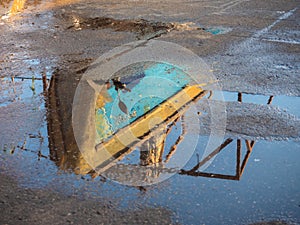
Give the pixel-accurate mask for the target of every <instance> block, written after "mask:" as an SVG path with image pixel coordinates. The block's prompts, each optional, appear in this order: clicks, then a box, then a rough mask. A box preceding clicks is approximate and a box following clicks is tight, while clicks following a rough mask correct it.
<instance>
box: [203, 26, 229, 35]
mask: <svg viewBox="0 0 300 225" xmlns="http://www.w3.org/2000/svg"><path fill="white" fill-rule="evenodd" d="M205 31H206V32H209V33H211V34H213V35H221V34H226V33H229V32H231V31H232V28H229V27H208V28H205Z"/></svg>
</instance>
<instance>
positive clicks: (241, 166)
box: [179, 92, 274, 180]
mask: <svg viewBox="0 0 300 225" xmlns="http://www.w3.org/2000/svg"><path fill="white" fill-rule="evenodd" d="M273 98H274V96H270V97H269V99H268V102H267V105H270V104H271V103H272V101H273ZM237 100H238V102H242V100H243V96H242V93H240V92H239V93H238V99H237ZM232 142H233V139H231V138H228V139H226V140H225V141H224V142H223V143H222V144H221V145H220V146H219V147H217V148H216V149H215V150H214V151H213V152H211V153H210V154H209V155H208V156H206V157H205V158H204V159H202V160H201V161H200V162H199V160H198V163H197V164H196V165H195V166H194V167H193V168H192V169H190V170H183V169H182V170H181V171H180V172H179V174H181V175H189V176H195V177H199V176H202V177H209V178H219V179H228V180H240V178H241V176H242V175H243V173H244V170H245V167H246V164H247V162H248V159H249V157H250V155H251V152H252V149H253V147H254V145H255V141H250V140H245V144H246V148H247V152H246V154H245V156H244V158H243V161H242V162H241V154H242V153H241V151H242V147H241V146H242V145H241V139H237V140H236V143H237V144H236V172H235V175H227V174H218V173H209V172H201V171H198V170H199V169H200V168H201V167H202V166H204V165H205V164H207V163H208V162H209V161H210V160H211V159H212V158H213V157H215V156H216V155H217V154H219V153H220V152H221V151H222V150H223V149H224V148H225V147H226V146H228V145H229V144H230V143H232Z"/></svg>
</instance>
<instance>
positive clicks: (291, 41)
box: [262, 38, 300, 45]
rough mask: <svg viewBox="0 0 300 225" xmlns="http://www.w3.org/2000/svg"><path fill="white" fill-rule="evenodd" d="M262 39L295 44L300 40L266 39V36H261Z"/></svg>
mask: <svg viewBox="0 0 300 225" xmlns="http://www.w3.org/2000/svg"><path fill="white" fill-rule="evenodd" d="M262 40H263V41H270V42H278V43H286V44H295V45H299V44H300V41H296V40H284V39H267V38H263V39H262Z"/></svg>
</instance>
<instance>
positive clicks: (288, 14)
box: [253, 8, 298, 38]
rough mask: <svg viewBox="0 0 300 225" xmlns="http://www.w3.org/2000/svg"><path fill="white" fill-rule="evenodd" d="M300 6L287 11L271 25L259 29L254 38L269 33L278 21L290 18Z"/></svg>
mask: <svg viewBox="0 0 300 225" xmlns="http://www.w3.org/2000/svg"><path fill="white" fill-rule="evenodd" d="M297 9H298V8H294V9H292V10H290V11H288V12H286V13H284V14H283V15H281V16H280V17H279V18H278V19H277V20H276V21H274V22H273V23H272V24H270V25H269V26H267V27H265V28H263V29H261V30H259V31H257V32H256V33H255V34H254V35H253V38H258V37H260V36H262V35H263V34H265V33H268V32H269V31H270V30H271V29H272V28H273V27H274V26H275V25H276V24H277V23H279V22H281V21H282V20H285V19H287V18H289V17H290V16H291V15H293V14H294V12H295V11H296V10H297Z"/></svg>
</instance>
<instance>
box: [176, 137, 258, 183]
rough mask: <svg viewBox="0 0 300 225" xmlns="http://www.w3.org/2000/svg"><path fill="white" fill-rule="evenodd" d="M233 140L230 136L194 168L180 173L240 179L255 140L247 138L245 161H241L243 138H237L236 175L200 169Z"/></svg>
mask: <svg viewBox="0 0 300 225" xmlns="http://www.w3.org/2000/svg"><path fill="white" fill-rule="evenodd" d="M232 142H233V139H231V138H228V139H226V140H225V141H224V142H223V143H222V144H221V145H220V146H219V147H218V148H216V149H215V150H214V151H213V152H211V153H210V154H209V155H208V156H206V157H205V158H204V159H203V160H201V161H200V162H198V163H197V165H195V166H194V167H193V168H192V169H190V170H181V171H180V172H179V174H182V175H189V176H195V177H199V176H201V177H210V178H220V179H227V180H240V178H241V176H242V174H243V172H244V170H245V167H246V164H247V162H248V159H249V157H250V154H251V152H252V149H253V146H254V144H255V142H254V141H249V140H245V143H246V146H247V152H246V154H245V157H244V158H243V161H242V163H241V155H242V154H241V151H242V147H241V139H237V140H236V143H237V144H236V173H235V175H227V174H218V173H207V172H200V171H198V169H200V168H201V167H202V166H204V165H205V164H206V163H208V162H209V161H210V160H212V159H213V157H215V156H216V155H217V154H219V153H220V152H221V151H222V150H223V149H224V148H225V147H226V146H228V145H229V144H230V143H232Z"/></svg>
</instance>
